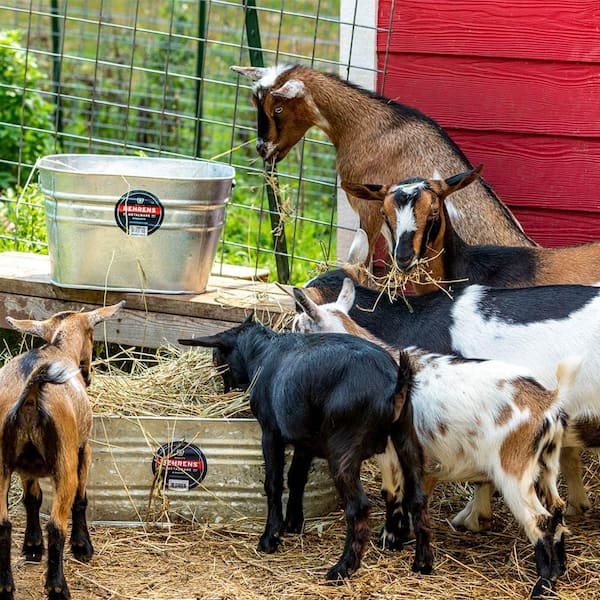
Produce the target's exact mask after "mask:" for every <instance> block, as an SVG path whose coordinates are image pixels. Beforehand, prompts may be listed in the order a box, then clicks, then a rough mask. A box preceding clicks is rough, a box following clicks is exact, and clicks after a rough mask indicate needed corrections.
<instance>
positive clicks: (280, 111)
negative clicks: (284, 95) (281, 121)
mask: <svg viewBox="0 0 600 600" xmlns="http://www.w3.org/2000/svg"><path fill="white" fill-rule="evenodd" d="M273 112H274V113H275V114H276V115H280V114H281V113H282V112H283V106H277V107H276V108H275V110H274V111H273Z"/></svg>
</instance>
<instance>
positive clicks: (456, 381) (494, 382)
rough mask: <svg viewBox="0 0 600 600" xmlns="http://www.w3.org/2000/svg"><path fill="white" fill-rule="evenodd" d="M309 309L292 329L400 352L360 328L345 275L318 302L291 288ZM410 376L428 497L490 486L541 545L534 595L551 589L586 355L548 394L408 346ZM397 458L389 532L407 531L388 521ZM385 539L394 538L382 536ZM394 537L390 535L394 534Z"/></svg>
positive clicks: (389, 481)
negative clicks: (453, 484) (570, 421)
mask: <svg viewBox="0 0 600 600" xmlns="http://www.w3.org/2000/svg"><path fill="white" fill-rule="evenodd" d="M294 294H295V296H296V299H297V301H298V302H299V304H300V305H301V306H302V308H303V310H304V311H305V312H304V313H302V314H300V315H297V316H296V318H295V321H294V325H293V329H294V330H296V331H300V332H304V333H316V332H338V333H340V332H346V333H349V334H353V335H358V336H360V337H363V338H366V339H370V340H371V341H374V342H375V343H379V344H380V345H381V346H383V347H384V348H387V349H388V350H389V351H390V352H392V355H397V353H398V351H397V350H396V351H394V350H393V349H391V348H389V347H388V346H386V345H385V344H383V343H382V342H381V341H380V340H378V339H376V338H374V336H372V335H371V334H370V333H369V332H367V331H366V330H365V329H363V328H361V327H360V326H359V325H357V324H356V323H355V322H354V321H353V320H352V319H351V318H350V317H349V316H348V310H349V307H351V306H352V304H353V302H354V286H353V284H352V282H351V281H350V280H349V279H346V280H345V282H344V286H343V288H342V292H341V293H340V297H339V298H338V301H337V302H335V303H331V304H326V305H321V306H318V305H316V304H315V303H314V302H312V301H311V300H310V298H308V297H307V296H306V295H305V293H304V290H302V289H298V288H296V289H294ZM406 353H407V354H408V355H409V357H410V359H411V363H412V367H413V371H414V383H413V385H412V386H411V389H410V391H409V398H410V401H411V402H412V405H413V411H414V412H413V415H414V424H415V429H416V431H417V436H418V438H419V441H420V442H421V444H422V445H423V449H424V452H425V458H426V482H427V483H426V491H428V492H430V491H432V490H433V487H434V486H435V483H437V482H438V481H478V482H483V481H488V480H489V481H492V482H493V483H494V484H495V485H496V487H497V488H498V489H499V490H500V491H501V493H502V495H503V497H504V500H505V502H506V504H507V505H508V507H509V508H510V510H511V512H512V513H513V515H514V516H515V518H516V519H517V521H518V522H519V523H520V524H521V525H522V526H523V528H524V530H525V533H526V534H527V537H528V538H529V540H530V541H531V543H532V544H533V546H534V549H535V556H536V566H537V574H538V576H539V580H538V582H537V584H536V586H535V588H534V590H533V597H539V596H540V595H541V594H543V591H544V589H545V588H551V587H552V586H553V585H554V582H555V580H556V578H557V577H558V576H559V575H561V574H562V573H563V572H564V570H565V551H564V539H563V537H564V532H565V529H564V525H563V519H562V515H563V510H564V502H563V501H562V499H561V498H560V496H559V494H558V491H557V487H556V480H557V476H558V468H559V456H560V449H561V444H562V438H563V432H564V428H565V423H566V418H567V415H568V414H570V413H573V414H577V413H579V412H581V410H583V408H584V407H582V406H581V405H580V399H581V396H580V395H577V394H575V393H573V388H574V382H575V381H576V378H577V374H578V372H579V369H580V365H581V358H579V357H570V358H566V359H564V360H563V361H561V362H560V363H559V365H558V368H557V380H558V388H557V389H556V390H554V391H549V390H547V389H546V388H544V387H542V386H541V385H540V384H539V383H538V382H537V381H536V380H535V379H534V378H533V377H532V375H531V372H530V370H529V369H527V368H525V367H520V366H516V365H511V364H508V363H504V362H501V361H496V360H474V359H464V358H459V357H456V356H450V355H441V354H434V353H428V352H426V351H422V350H419V349H417V348H414V347H413V348H407V349H406ZM395 464H396V457H394V456H393V449H392V448H391V446H389V445H388V447H387V449H386V456H385V459H384V460H380V466H382V467H383V468H384V469H385V472H384V473H382V475H383V477H382V479H383V490H382V492H383V496H384V498H386V501H387V503H388V507H387V508H388V515H387V516H388V522H387V523H386V527H390V525H391V528H392V529H393V530H395V531H397V532H398V531H399V532H401V533H403V530H402V528H401V527H400V526H399V525H398V523H395V522H394V520H393V519H390V516H392V515H390V510H392V511H393V510H395V511H396V518H397V520H398V522H399V521H400V520H401V519H402V516H403V515H402V512H403V511H402V508H401V507H402V484H401V481H399V480H398V478H397V477H395V474H396V470H395ZM385 535H388V536H392V532H390V531H386V532H385ZM392 537H393V536H392Z"/></svg>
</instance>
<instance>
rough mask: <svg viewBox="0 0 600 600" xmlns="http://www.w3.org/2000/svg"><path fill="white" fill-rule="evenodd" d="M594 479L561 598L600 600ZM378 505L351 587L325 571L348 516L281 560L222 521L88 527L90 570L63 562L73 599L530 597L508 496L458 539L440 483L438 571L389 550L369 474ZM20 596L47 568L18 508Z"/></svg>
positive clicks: (449, 493) (449, 496)
mask: <svg viewBox="0 0 600 600" xmlns="http://www.w3.org/2000/svg"><path fill="white" fill-rule="evenodd" d="M587 464H588V469H587V473H586V482H587V484H588V487H589V488H590V490H591V499H592V501H593V503H594V507H593V508H592V510H591V511H590V512H589V513H588V514H586V515H585V516H582V517H577V518H570V519H569V520H568V525H569V527H570V530H571V534H570V535H569V537H568V540H567V543H568V546H567V550H568V553H569V564H568V571H567V574H566V575H565V576H564V577H563V578H562V579H561V580H560V581H559V583H558V586H557V596H556V597H557V598H562V599H565V600H576V599H577V600H584V599H585V600H593V599H596V598H598V599H600V478H599V476H598V475H599V473H598V471H599V470H600V468H599V465H598V462H597V460H596V459H595V458H589V457H588V460H587ZM363 479H364V484H365V487H366V489H367V491H368V493H369V497H370V499H371V501H372V504H373V508H372V512H371V524H372V527H373V540H372V542H371V543H370V544H369V546H368V548H367V550H366V553H365V556H364V559H363V564H362V567H361V569H360V570H359V571H358V572H357V573H356V574H355V575H354V576H353V577H352V578H351V579H350V580H349V581H348V582H346V583H345V584H343V585H341V586H332V585H329V584H327V583H326V582H325V581H324V577H325V573H326V571H327V569H328V567H330V566H331V565H332V564H333V563H334V562H335V561H336V560H337V558H338V556H339V554H340V553H341V550H342V545H343V537H344V530H345V527H344V520H343V514H342V512H341V510H338V511H336V512H334V513H332V514H331V515H329V516H327V517H326V518H322V519H313V520H310V521H308V522H307V523H306V527H305V531H304V533H303V534H302V535H289V536H286V537H285V539H284V542H283V545H282V547H281V548H280V549H279V551H278V552H277V553H275V554H272V555H262V554H260V553H258V552H257V551H256V543H257V541H258V537H259V535H260V533H261V531H262V523H260V522H251V521H248V520H242V521H238V522H235V523H229V524H219V525H202V524H182V525H174V526H171V528H170V529H168V530H165V529H157V528H150V527H148V528H144V527H138V528H115V527H103V526H97V525H93V526H92V527H91V535H92V540H93V543H94V546H95V555H94V557H93V559H92V561H91V562H90V563H89V564H82V563H79V562H78V561H76V560H75V559H74V558H73V557H72V556H71V554H70V552H68V551H67V552H66V554H65V557H66V558H65V572H66V576H67V580H68V582H69V585H70V588H71V593H72V596H73V598H74V600H84V599H85V600H87V599H109V598H110V599H119V600H120V599H136V600H137V599H140V600H141V599H161V600H163V599H164V600H176V599H177V600H191V599H194V600H196V599H202V600H238V599H240V600H246V599H253V598H285V599H295V598H306V599H310V600H312V599H315V600H317V599H335V600H338V599H351V600H359V599H360V600H363V599H368V598H374V599H377V598H390V599H393V598H403V599H409V600H412V599H415V600H416V599H424V598H427V599H432V598H435V599H436V600H440V599H442V600H443V599H448V600H449V599H452V600H455V599H456V600H459V599H460V600H463V599H464V600H467V599H468V600H470V599H477V598H482V599H483V598H488V599H490V598H491V599H498V600H500V599H504V598H527V597H528V595H529V593H530V590H531V587H532V585H533V584H534V582H535V563H534V559H533V551H532V548H531V547H530V546H529V544H528V543H527V541H526V540H525V536H524V534H523V532H522V531H520V530H519V528H518V527H517V526H516V525H515V522H514V520H513V518H512V517H511V516H510V514H509V513H508V512H507V510H506V508H505V507H504V505H503V503H502V501H501V499H499V498H498V499H495V500H494V521H493V526H492V530H491V531H490V532H488V533H485V534H473V533H465V532H458V531H453V530H452V527H451V526H450V524H449V522H448V521H449V519H451V518H452V516H453V515H454V514H455V512H457V511H458V510H459V509H460V508H462V506H463V503H464V500H465V498H467V497H468V488H467V487H466V486H462V485H458V484H453V485H446V486H439V487H438V488H437V489H436V492H435V494H434V496H433V498H432V501H431V506H430V509H431V517H432V521H433V525H434V549H435V570H434V573H433V574H432V575H429V576H422V575H415V574H413V573H412V572H411V570H410V565H411V562H412V555H413V551H414V547H413V546H407V547H406V548H405V549H403V550H402V551H400V552H391V551H382V550H380V549H379V548H378V547H377V546H376V544H375V532H376V530H378V528H379V527H380V525H381V523H382V521H383V505H382V503H381V501H380V500H379V498H378V486H379V482H378V481H376V477H374V476H373V471H371V470H369V469H367V472H366V473H365V474H364V475H363ZM12 514H13V515H14V517H13V518H14V530H13V569H14V577H15V584H16V586H17V593H16V599H17V600H25V599H38V598H43V597H44V594H43V583H44V573H45V561H43V562H42V564H34V563H25V562H24V560H23V559H22V558H21V557H20V547H21V543H22V539H23V524H24V521H23V510H22V508H21V506H20V505H18V506H15V507H14V508H13V510H12Z"/></svg>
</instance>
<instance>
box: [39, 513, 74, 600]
mask: <svg viewBox="0 0 600 600" xmlns="http://www.w3.org/2000/svg"><path fill="white" fill-rule="evenodd" d="M46 531H47V532H48V572H47V574H46V585H45V588H46V592H47V594H48V598H49V599H50V600H67V599H68V598H70V597H71V593H70V592H69V587H68V586H67V581H66V580H65V575H64V572H63V554H64V548H65V538H66V535H65V529H64V528H61V527H60V526H58V525H57V524H56V523H55V522H54V521H53V520H52V519H50V521H49V522H48V525H47V526H46Z"/></svg>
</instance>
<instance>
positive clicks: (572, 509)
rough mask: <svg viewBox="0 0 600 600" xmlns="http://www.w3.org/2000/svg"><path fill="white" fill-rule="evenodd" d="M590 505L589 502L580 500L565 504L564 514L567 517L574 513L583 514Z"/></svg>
mask: <svg viewBox="0 0 600 600" xmlns="http://www.w3.org/2000/svg"><path fill="white" fill-rule="evenodd" d="M591 507H592V505H591V504H590V503H589V502H582V503H580V504H571V503H569V504H568V505H567V509H566V510H565V515H567V516H568V517H573V516H575V515H583V514H585V513H586V512H587V511H588V510H590V508H591Z"/></svg>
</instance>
